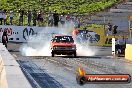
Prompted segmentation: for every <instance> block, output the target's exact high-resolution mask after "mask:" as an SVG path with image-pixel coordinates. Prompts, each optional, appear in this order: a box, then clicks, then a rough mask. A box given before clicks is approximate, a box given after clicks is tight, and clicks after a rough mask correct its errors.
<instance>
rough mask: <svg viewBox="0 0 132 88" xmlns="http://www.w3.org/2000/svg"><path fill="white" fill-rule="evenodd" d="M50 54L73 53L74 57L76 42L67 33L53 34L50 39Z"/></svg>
mask: <svg viewBox="0 0 132 88" xmlns="http://www.w3.org/2000/svg"><path fill="white" fill-rule="evenodd" d="M51 50H52V52H51V54H52V57H54V55H55V54H56V55H74V57H76V44H75V43H74V39H73V37H72V36H69V35H54V36H53V39H52V40H51Z"/></svg>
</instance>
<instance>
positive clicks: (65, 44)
mask: <svg viewBox="0 0 132 88" xmlns="http://www.w3.org/2000/svg"><path fill="white" fill-rule="evenodd" d="M51 45H52V46H75V44H74V43H51Z"/></svg>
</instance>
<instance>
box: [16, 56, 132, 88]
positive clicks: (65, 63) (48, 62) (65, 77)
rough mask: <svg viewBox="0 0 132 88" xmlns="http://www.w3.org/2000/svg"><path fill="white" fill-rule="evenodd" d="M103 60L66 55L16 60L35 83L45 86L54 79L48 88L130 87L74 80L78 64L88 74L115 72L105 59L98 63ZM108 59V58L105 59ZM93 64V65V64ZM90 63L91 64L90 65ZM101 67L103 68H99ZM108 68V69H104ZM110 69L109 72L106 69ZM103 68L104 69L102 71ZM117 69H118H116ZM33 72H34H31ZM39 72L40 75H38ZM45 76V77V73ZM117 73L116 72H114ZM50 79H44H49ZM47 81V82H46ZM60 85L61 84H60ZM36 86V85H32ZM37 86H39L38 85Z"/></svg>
mask: <svg viewBox="0 0 132 88" xmlns="http://www.w3.org/2000/svg"><path fill="white" fill-rule="evenodd" d="M98 60H99V61H101V60H104V59H103V58H98V59H97V58H92V57H91V58H90V57H89V58H67V57H22V56H21V57H17V61H18V62H19V63H20V65H21V66H22V67H23V68H25V69H26V71H27V72H28V73H29V74H30V75H31V77H32V78H33V79H34V80H35V81H36V83H37V84H38V85H39V86H40V87H41V88H45V85H48V84H49V85H52V83H53V82H51V80H55V82H54V83H53V84H54V85H55V87H53V86H51V87H48V88H58V85H59V88H62V87H65V88H131V84H105V85H104V84H86V85H83V86H80V85H78V84H77V82H76V74H75V73H76V69H77V68H78V66H80V65H81V66H83V67H84V68H85V69H86V71H87V72H88V74H99V73H107V74H111V73H116V72H115V71H114V70H112V67H113V66H110V64H111V63H110V64H108V65H105V64H106V63H105V61H102V63H100V62H99V61H98ZM106 60H107V61H109V60H110V59H106ZM90 63H92V64H90ZM93 64H94V65H93ZM90 65H91V66H90ZM101 67H102V68H103V70H101ZM106 68H108V69H106ZM109 69H110V70H111V71H112V72H110V73H109V71H107V70H109ZM104 70H105V71H104ZM117 70H118V69H117ZM32 73H34V74H35V75H34V74H32ZM40 73H41V74H42V75H40ZM44 73H46V75H48V76H47V77H48V78H47V77H45V76H46V75H45V74H44ZM116 74H117V73H116ZM50 78H51V79H50ZM49 79H50V81H46V80H49ZM47 82H48V84H47ZM56 82H57V83H56ZM60 85H62V86H60ZM43 86H44V87H43ZM33 88H36V87H33ZM38 88H39V87H38Z"/></svg>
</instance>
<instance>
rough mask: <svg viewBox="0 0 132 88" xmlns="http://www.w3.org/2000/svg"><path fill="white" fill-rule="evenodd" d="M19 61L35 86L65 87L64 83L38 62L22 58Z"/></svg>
mask: <svg viewBox="0 0 132 88" xmlns="http://www.w3.org/2000/svg"><path fill="white" fill-rule="evenodd" d="M18 63H19V64H20V66H21V69H22V70H23V72H24V73H25V75H26V76H27V78H28V80H29V82H30V83H31V85H32V86H33V88H64V87H63V85H61V84H60V83H59V82H57V81H56V80H55V79H54V78H53V77H51V76H49V75H48V74H47V73H46V72H45V71H43V70H42V69H40V68H39V67H38V66H37V65H36V64H34V63H32V62H29V61H21V60H19V61H18Z"/></svg>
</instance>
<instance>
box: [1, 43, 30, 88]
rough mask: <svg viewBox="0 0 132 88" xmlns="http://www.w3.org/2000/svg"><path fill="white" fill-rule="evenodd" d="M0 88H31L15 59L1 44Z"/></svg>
mask: <svg viewBox="0 0 132 88" xmlns="http://www.w3.org/2000/svg"><path fill="white" fill-rule="evenodd" d="M0 88H32V87H31V85H30V83H29V82H28V80H27V79H26V77H25V76H24V74H23V72H22V71H21V68H20V66H19V64H18V63H17V62H16V60H15V58H14V57H13V56H12V55H11V54H10V53H9V52H8V50H7V49H6V48H5V47H4V46H3V45H2V44H1V43H0Z"/></svg>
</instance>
